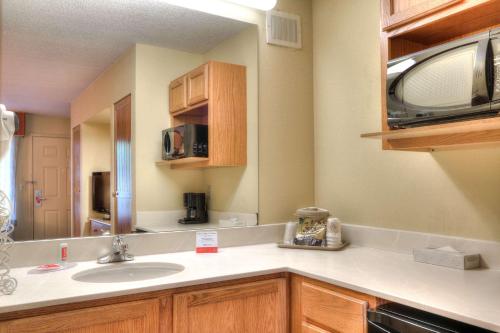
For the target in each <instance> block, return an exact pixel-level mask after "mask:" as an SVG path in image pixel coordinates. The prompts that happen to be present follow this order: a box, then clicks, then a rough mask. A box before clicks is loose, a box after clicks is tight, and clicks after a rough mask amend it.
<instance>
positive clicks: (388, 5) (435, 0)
mask: <svg viewBox="0 0 500 333" xmlns="http://www.w3.org/2000/svg"><path fill="white" fill-rule="evenodd" d="M462 1H463V0H381V6H382V28H383V30H390V29H392V28H395V27H398V26H401V25H404V24H406V23H409V22H411V21H413V20H416V19H418V18H421V17H424V16H427V15H430V14H432V13H435V12H437V11H439V10H441V9H443V8H445V7H448V6H451V5H454V4H456V3H459V2H462Z"/></svg>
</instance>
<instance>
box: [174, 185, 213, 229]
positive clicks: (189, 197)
mask: <svg viewBox="0 0 500 333" xmlns="http://www.w3.org/2000/svg"><path fill="white" fill-rule="evenodd" d="M184 207H185V208H186V217H184V218H182V219H180V220H179V223H182V224H196V223H206V222H208V213H207V204H206V200H205V193H192V192H190V193H184Z"/></svg>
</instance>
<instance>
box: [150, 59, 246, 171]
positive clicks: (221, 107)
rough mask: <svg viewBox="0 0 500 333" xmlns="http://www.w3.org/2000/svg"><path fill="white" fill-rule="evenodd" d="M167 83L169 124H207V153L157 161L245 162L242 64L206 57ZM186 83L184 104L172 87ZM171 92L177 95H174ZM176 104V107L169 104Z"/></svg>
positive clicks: (190, 164)
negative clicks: (201, 155) (193, 67)
mask: <svg viewBox="0 0 500 333" xmlns="http://www.w3.org/2000/svg"><path fill="white" fill-rule="evenodd" d="M184 78H185V79H186V81H185V83H182V82H183V81H182V80H181V79H177V80H175V81H173V82H172V83H171V84H170V95H171V97H170V113H171V115H170V120H171V121H170V124H171V125H172V127H175V126H181V125H185V124H197V125H207V126H208V128H209V131H208V157H201V158H200V157H195V158H193V157H190V158H185V159H177V160H172V161H165V163H164V161H161V162H160V163H158V164H159V165H162V164H166V165H170V167H171V168H173V169H194V168H207V167H236V166H244V165H246V163H247V78H246V67H245V66H242V65H236V64H229V63H223V62H218V61H209V62H207V63H206V64H203V65H201V66H199V67H197V68H195V69H193V70H192V71H190V72H188V73H187V74H185V75H184ZM182 84H185V85H186V87H187V88H186V96H187V100H186V103H187V106H186V107H184V109H181V107H182V105H181V104H182V103H180V102H178V103H173V101H172V99H175V100H176V101H177V100H179V101H181V100H182V99H181V98H180V96H181V92H178V95H175V94H174V93H175V92H173V91H172V90H173V89H174V90H175V89H179V91H183V90H182V89H181V88H180V86H181V85H182ZM175 96H179V98H176V97H175ZM173 104H175V105H178V107H175V105H174V106H173Z"/></svg>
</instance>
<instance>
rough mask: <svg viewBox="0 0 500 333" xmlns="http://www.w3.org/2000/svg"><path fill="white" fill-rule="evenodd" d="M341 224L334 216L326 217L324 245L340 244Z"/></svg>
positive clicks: (335, 245)
mask: <svg viewBox="0 0 500 333" xmlns="http://www.w3.org/2000/svg"><path fill="white" fill-rule="evenodd" d="M341 229H342V226H341V224H340V220H339V219H338V218H336V217H330V218H328V220H327V222H326V247H338V246H340V245H342V230H341Z"/></svg>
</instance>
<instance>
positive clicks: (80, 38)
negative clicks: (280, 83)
mask: <svg viewBox="0 0 500 333" xmlns="http://www.w3.org/2000/svg"><path fill="white" fill-rule="evenodd" d="M60 4H61V5H60V6H55V5H54V2H51V1H2V2H1V29H2V31H1V36H2V39H1V58H0V61H1V76H0V88H1V90H0V103H2V104H5V106H6V107H7V109H8V110H10V111H14V112H15V113H16V114H17V117H18V119H19V124H18V129H17V132H16V135H15V136H14V138H13V139H12V140H11V141H10V142H9V144H8V145H7V144H6V143H5V142H3V143H2V157H1V163H0V175H1V183H0V190H2V191H4V192H5V193H7V195H8V196H9V198H10V199H11V201H12V203H13V207H14V210H13V214H12V216H11V220H12V223H14V224H15V231H14V234H13V238H14V240H15V241H28V240H41V239H55V238H65V237H84V236H99V235H113V234H126V233H137V232H165V231H174V230H189V229H199V228H208V227H210V228H217V227H239V226H251V225H256V224H257V223H258V221H257V217H258V29H257V27H256V26H255V25H253V24H250V23H246V22H240V21H236V20H232V19H228V18H224V17H219V16H214V15H211V14H208V13H204V12H200V11H195V10H192V9H186V8H182V7H177V6H174V5H170V4H168V3H166V2H162V1H152V2H151V1H130V2H127V5H126V6H125V5H123V3H121V2H116V1H100V2H98V1H89V2H85V1H74V2H72V1H63V2H60ZM86 12H87V13H88V15H86V14H85V13H86ZM145 18H147V19H145Z"/></svg>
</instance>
